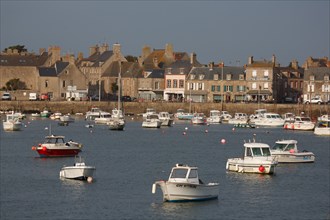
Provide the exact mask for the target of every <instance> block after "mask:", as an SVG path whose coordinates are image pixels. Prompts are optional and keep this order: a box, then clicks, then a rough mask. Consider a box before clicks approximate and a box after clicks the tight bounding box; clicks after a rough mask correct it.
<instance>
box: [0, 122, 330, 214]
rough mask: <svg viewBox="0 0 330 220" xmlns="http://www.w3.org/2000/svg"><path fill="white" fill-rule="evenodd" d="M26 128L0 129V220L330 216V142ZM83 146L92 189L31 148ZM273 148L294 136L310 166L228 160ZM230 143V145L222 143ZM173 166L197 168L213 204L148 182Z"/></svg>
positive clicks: (238, 131)
mask: <svg viewBox="0 0 330 220" xmlns="http://www.w3.org/2000/svg"><path fill="white" fill-rule="evenodd" d="M24 123H25V126H24V128H23V129H22V131H18V132H4V131H3V129H2V128H1V139H0V140H1V147H0V161H1V170H0V171H1V172H0V175H1V176H0V177H1V178H0V180H1V185H0V186H1V187H0V190H1V191H0V192H1V194H0V211H1V216H0V219H1V220H4V219H33V220H37V219H274V220H275V219H276V220H278V219H300V220H304V219H306V220H307V219H308V220H310V219H330V210H329V209H330V208H329V207H330V201H329V200H330V199H329V197H330V193H329V189H330V177H329V176H330V138H329V137H321V136H316V135H314V134H313V132H298V131H288V130H284V129H283V128H255V129H249V128H235V129H233V126H232V125H228V124H218V125H209V126H208V125H205V126H196V125H191V124H190V123H188V122H176V123H175V124H174V125H173V126H172V127H162V128H160V129H147V128H142V127H141V121H140V120H136V119H134V120H133V119H132V118H127V121H126V127H125V130H124V131H111V130H109V129H108V128H107V127H106V126H104V125H95V126H94V127H93V128H87V127H85V125H86V124H87V122H86V121H85V120H83V119H82V118H81V119H79V118H77V119H76V120H75V122H74V123H70V124H69V126H59V125H58V122H56V121H52V120H50V119H35V120H32V119H31V118H29V117H28V118H27V119H25V120H24ZM50 132H51V133H52V134H56V135H64V136H65V137H66V140H70V139H72V140H74V141H77V142H80V143H82V144H83V151H82V152H81V153H80V155H81V156H82V157H83V158H84V159H85V162H86V164H87V165H91V166H95V167H96V172H95V175H94V178H93V182H92V183H88V182H87V181H78V180H63V179H60V178H59V172H60V169H61V168H62V166H63V165H72V164H73V163H74V158H72V157H65V158H44V159H42V158H39V157H38V154H37V153H36V152H35V151H32V150H31V147H32V146H36V145H38V144H39V143H42V142H43V139H44V137H45V136H46V135H48V134H49V133H50ZM253 137H256V141H258V142H263V143H267V144H269V145H271V146H272V145H273V144H274V143H275V141H276V140H279V139H295V140H297V141H298V147H299V150H309V151H312V152H313V153H314V154H315V156H316V160H315V162H314V163H306V164H303V163H300V164H279V165H278V166H277V168H276V174H275V175H259V174H244V173H243V174H242V173H235V172H227V171H226V168H225V166H226V161H227V159H228V158H232V157H241V156H243V144H244V142H248V141H252V139H253ZM222 139H224V140H225V141H221V140H222ZM176 163H182V164H188V165H194V166H197V167H198V168H199V177H200V178H201V179H202V180H203V182H219V184H220V192H219V197H218V199H216V200H211V201H203V202H186V203H168V202H163V200H162V193H161V190H160V189H159V188H158V189H157V192H156V194H152V193H151V189H152V184H153V183H154V182H155V181H157V180H166V179H167V178H168V176H169V173H170V171H171V168H172V167H173V166H175V164H176Z"/></svg>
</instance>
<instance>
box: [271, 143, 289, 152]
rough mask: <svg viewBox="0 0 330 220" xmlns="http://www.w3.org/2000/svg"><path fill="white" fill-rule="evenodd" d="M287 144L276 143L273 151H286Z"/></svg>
mask: <svg viewBox="0 0 330 220" xmlns="http://www.w3.org/2000/svg"><path fill="white" fill-rule="evenodd" d="M285 146H286V144H279V143H276V144H275V145H274V146H273V148H272V149H273V150H284V148H285Z"/></svg>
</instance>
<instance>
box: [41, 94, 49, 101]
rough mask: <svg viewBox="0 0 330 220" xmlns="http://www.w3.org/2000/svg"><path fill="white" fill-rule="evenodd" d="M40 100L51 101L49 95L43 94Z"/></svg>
mask: <svg viewBox="0 0 330 220" xmlns="http://www.w3.org/2000/svg"><path fill="white" fill-rule="evenodd" d="M40 100H49V96H48V94H47V93H42V94H41V95H40Z"/></svg>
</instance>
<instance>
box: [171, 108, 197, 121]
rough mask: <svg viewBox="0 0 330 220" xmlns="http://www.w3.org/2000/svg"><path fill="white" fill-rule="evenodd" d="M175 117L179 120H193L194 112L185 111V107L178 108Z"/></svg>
mask: <svg viewBox="0 0 330 220" xmlns="http://www.w3.org/2000/svg"><path fill="white" fill-rule="evenodd" d="M174 117H175V118H176V119H178V120H191V119H192V118H193V117H194V114H193V113H188V112H185V111H184V109H178V110H177V112H176V113H175V115H174Z"/></svg>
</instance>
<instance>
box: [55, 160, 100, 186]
mask: <svg viewBox="0 0 330 220" xmlns="http://www.w3.org/2000/svg"><path fill="white" fill-rule="evenodd" d="M95 170H96V169H95V167H94V166H87V165H86V164H85V162H84V161H83V160H82V159H81V157H79V159H77V158H76V159H75V163H74V164H73V166H64V167H63V168H62V169H61V171H60V177H61V178H66V179H78V180H87V178H93V174H94V171H95Z"/></svg>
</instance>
